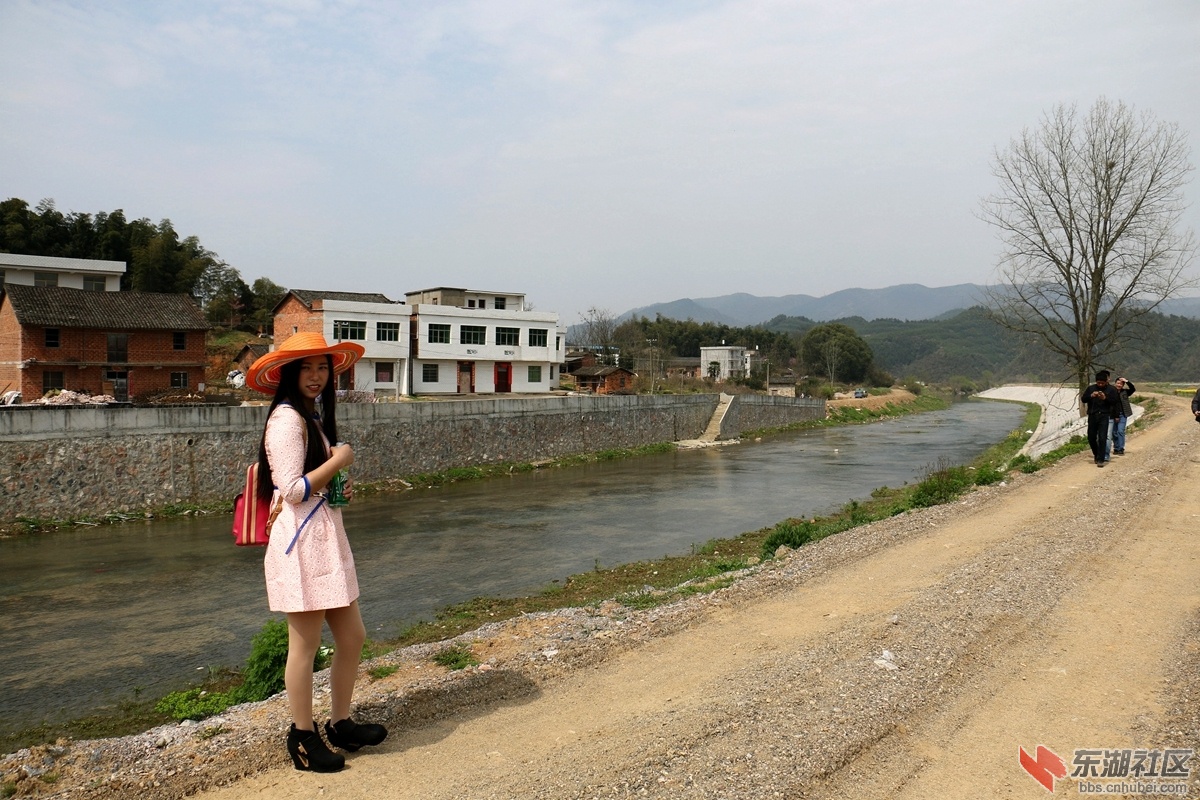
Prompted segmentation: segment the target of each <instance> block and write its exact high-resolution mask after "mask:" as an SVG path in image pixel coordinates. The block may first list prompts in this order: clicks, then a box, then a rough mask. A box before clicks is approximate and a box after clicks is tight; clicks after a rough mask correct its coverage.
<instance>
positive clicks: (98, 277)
mask: <svg viewBox="0 0 1200 800" xmlns="http://www.w3.org/2000/svg"><path fill="white" fill-rule="evenodd" d="M124 274H125V262H124V261H100V260H98V259H93V258H58V257H56V256H24V255H18V254H16V253H0V285H3V284H5V283H15V284H18V285H22V286H60V287H63V288H65V289H88V290H91V291H95V292H119V291H121V276H122V275H124Z"/></svg>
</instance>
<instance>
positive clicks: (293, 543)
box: [268, 496, 325, 556]
mask: <svg viewBox="0 0 1200 800" xmlns="http://www.w3.org/2000/svg"><path fill="white" fill-rule="evenodd" d="M324 502H325V498H324V496H319V497H318V499H317V504H316V505H315V506H313V507H312V511H309V512H308V516H307V517H305V518H304V522H301V523H300V527H299V528H297V529H296V535H295V536H293V537H292V541H291V543H290V544H289V545H288V546H287V550H284V551H283V552H284V555H289V556H290V555H291V554H292V548H293V547H295V546H296V540H297V539H299V538H300V532H301V531H302V530H304V526H305V525H307V524H308V521H309V520H310V519H312V515H313V514H315V513H317V509H318V508H320V507H321V504H322V503H324ZM268 530H269V529H268Z"/></svg>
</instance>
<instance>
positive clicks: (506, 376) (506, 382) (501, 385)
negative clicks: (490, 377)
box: [496, 361, 512, 392]
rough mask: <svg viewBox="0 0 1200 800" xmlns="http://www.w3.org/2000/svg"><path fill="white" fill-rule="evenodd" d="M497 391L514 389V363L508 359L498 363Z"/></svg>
mask: <svg viewBox="0 0 1200 800" xmlns="http://www.w3.org/2000/svg"><path fill="white" fill-rule="evenodd" d="M496 391H497V392H511V391H512V364H509V363H508V362H507V361H501V362H497V363H496Z"/></svg>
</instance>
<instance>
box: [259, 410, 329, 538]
mask: <svg viewBox="0 0 1200 800" xmlns="http://www.w3.org/2000/svg"><path fill="white" fill-rule="evenodd" d="M281 405H287V406H291V403H282V404H281ZM293 410H296V409H294V408H293ZM300 419H302V420H303V421H304V424H303V425H301V426H300V432H301V433H302V434H304V452H305V454H307V453H308V420H307V419H305V418H304V415H303V414H301V415H300ZM324 502H325V498H324V497H321V498H320V499H319V500H318V501H317V504H316V505H315V506H313V508H312V511H309V512H308V516H307V517H305V518H304V522H301V523H300V527H299V528H297V529H296V534H295V535H294V536H292V541H291V542H290V543H289V544H288V546H287V550H284V551H283V552H284V555H289V556H290V555H291V554H292V548H293V547H295V546H296V541H297V540H298V539H299V538H300V531H302V530H304V526H305V525H307V524H308V521H309V520H310V519H312V515H313V514H315V513H317V509H318V508H320V507H321V503H324ZM282 510H283V495H282V494H280V496H279V499H278V500H276V501H275V507H274V508H273V509H271V516H270V517H268V518H267V535H268V536H270V535H271V526H272V525H274V524H275V518H276V517H278V516H279V512H280V511H282Z"/></svg>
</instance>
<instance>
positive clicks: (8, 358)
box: [0, 284, 209, 402]
mask: <svg viewBox="0 0 1200 800" xmlns="http://www.w3.org/2000/svg"><path fill="white" fill-rule="evenodd" d="M2 289H3V293H0V394H3V393H4V392H5V391H10V390H12V389H16V390H19V391H20V392H21V396H22V398H23V399H24V400H25V401H26V402H28V401H30V400H34V399H36V398H38V397H41V396H43V395H44V394H45V393H46V392H48V391H50V390H51V389H71V390H74V391H85V392H89V393H91V394H111V395H113V396H114V397H116V398H117V399H118V400H128V399H129V398H130V397H132V396H133V395H137V394H142V393H144V392H149V391H156V390H159V389H190V390H192V391H198V390H202V388H203V385H204V366H205V342H204V340H205V334H206V332H207V331H208V328H209V325H208V322H206V321H205V319H204V313H203V312H202V311H201V310H200V308H199V307H198V306H197V305H196V303H195V301H194V300H192V298H191V297H189V296H188V295H184V294H152V293H149V292H92V291H86V290H82V289H66V288H62V287H49V286H46V287H43V286H23V285H18V284H4V286H3V287H2Z"/></svg>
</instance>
